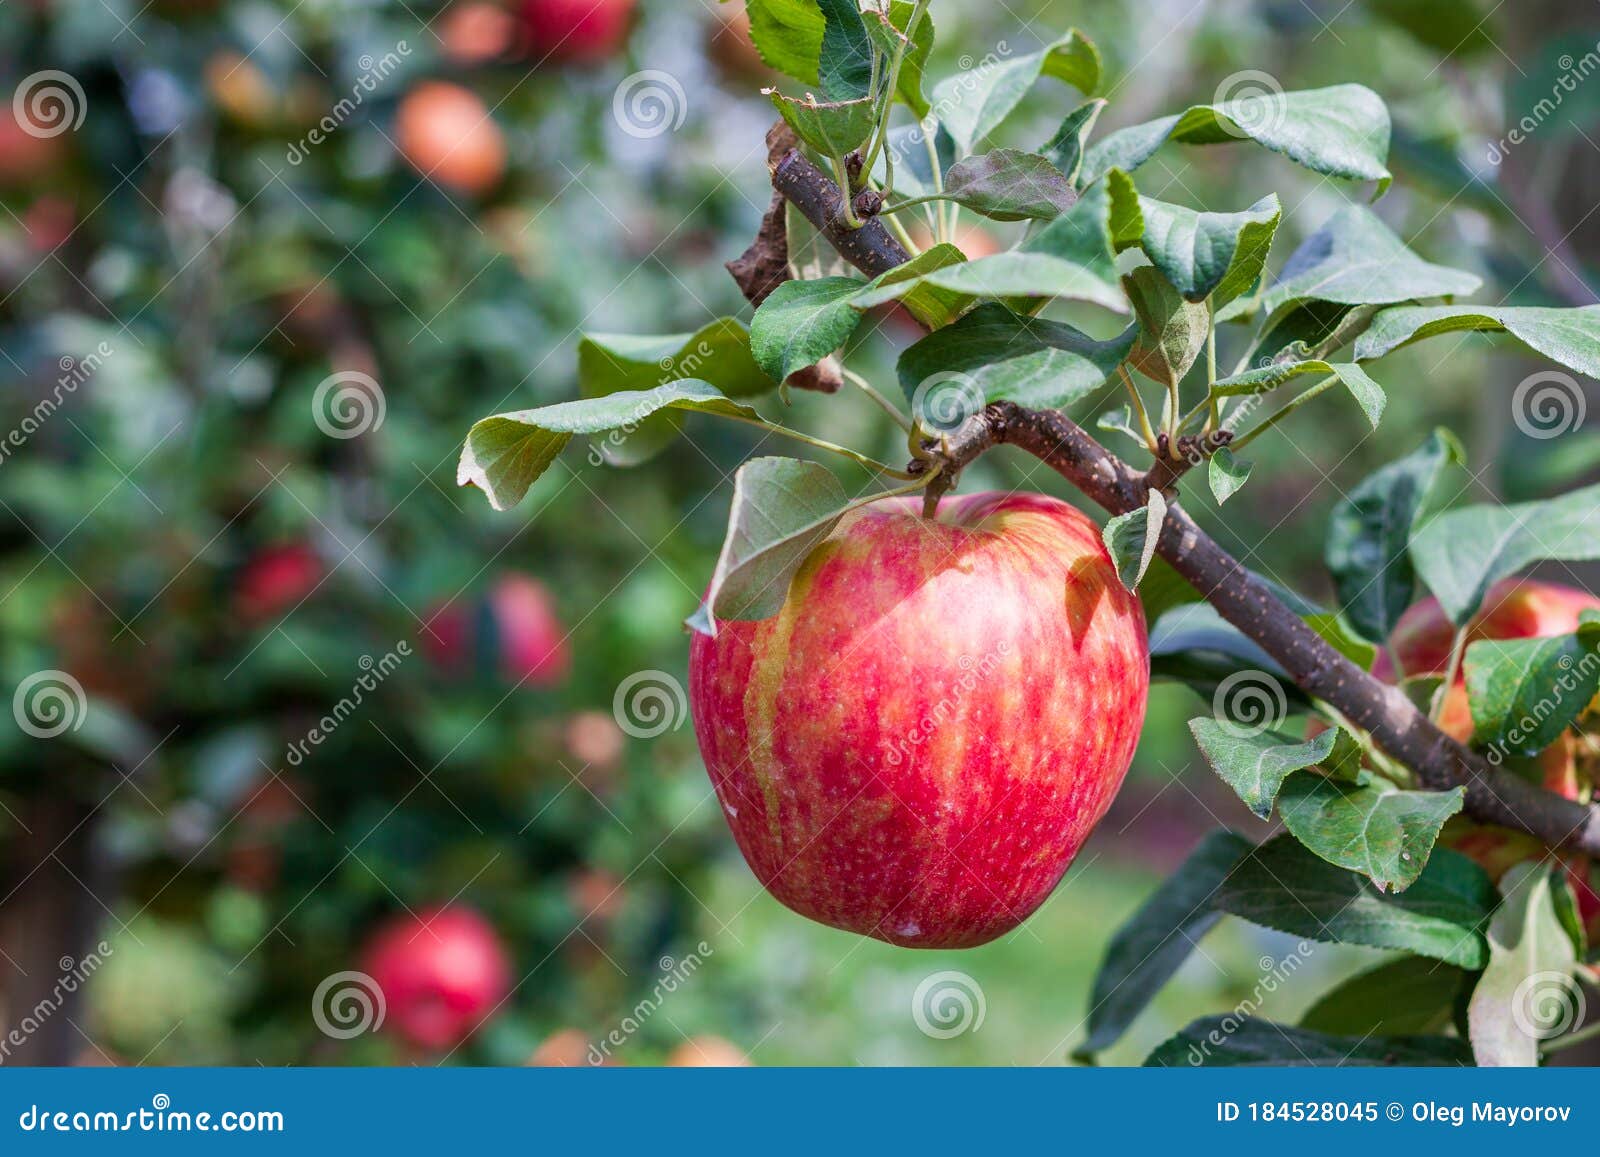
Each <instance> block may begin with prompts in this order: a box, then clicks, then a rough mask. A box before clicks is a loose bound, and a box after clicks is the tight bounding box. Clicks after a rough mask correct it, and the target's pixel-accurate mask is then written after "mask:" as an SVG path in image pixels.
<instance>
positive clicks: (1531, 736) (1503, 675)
mask: <svg viewBox="0 0 1600 1157" xmlns="http://www.w3.org/2000/svg"><path fill="white" fill-rule="evenodd" d="M1466 674H1467V700H1468V702H1469V703H1470V704H1471V707H1472V724H1473V730H1474V736H1473V739H1474V741H1475V742H1476V743H1477V744H1479V745H1480V746H1482V747H1485V748H1487V749H1488V750H1489V751H1491V752H1494V753H1497V754H1498V755H1500V756H1506V755H1511V756H1534V755H1538V754H1539V752H1541V751H1543V750H1544V749H1545V748H1547V747H1549V746H1550V745H1551V744H1552V743H1554V742H1555V741H1556V740H1557V739H1558V738H1560V736H1561V733H1562V732H1563V731H1565V730H1566V729H1567V725H1568V724H1570V723H1571V722H1572V721H1573V720H1574V719H1576V718H1577V717H1578V715H1579V714H1580V713H1581V712H1582V711H1583V709H1584V708H1585V707H1587V706H1588V705H1589V701H1590V700H1591V699H1593V698H1594V695H1595V691H1596V690H1600V621H1593V620H1589V621H1585V622H1583V623H1581V624H1580V625H1579V627H1578V629H1577V630H1576V631H1574V632H1573V633H1571V634H1566V635H1552V636H1547V637H1545V638H1542V639H1479V640H1478V641H1477V642H1475V643H1473V644H1472V645H1470V646H1469V647H1468V648H1467V651H1466Z"/></svg>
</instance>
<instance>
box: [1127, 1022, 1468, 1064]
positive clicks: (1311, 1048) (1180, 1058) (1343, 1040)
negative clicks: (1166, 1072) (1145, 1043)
mask: <svg viewBox="0 0 1600 1157" xmlns="http://www.w3.org/2000/svg"><path fill="white" fill-rule="evenodd" d="M1471 1062H1472V1054H1471V1052H1470V1051H1469V1050H1468V1049H1467V1046H1466V1043H1465V1042H1463V1041H1460V1040H1456V1039H1455V1038H1453V1037H1447V1036H1394V1037H1361V1036H1334V1035H1331V1034H1328V1033H1320V1032H1312V1031H1310V1030H1309V1029H1304V1028H1293V1027H1291V1026H1289V1025H1283V1024H1274V1023H1273V1022H1272V1021H1269V1020H1263V1019H1262V1018H1260V1017H1258V1016H1252V1017H1242V1016H1240V1015H1239V1014H1238V1013H1228V1014H1225V1015H1222V1016H1208V1017H1203V1018H1201V1019H1200V1020H1197V1021H1195V1022H1194V1023H1192V1024H1190V1025H1189V1026H1188V1027H1187V1028H1185V1029H1184V1030H1183V1031H1182V1032H1180V1033H1179V1034H1178V1035H1177V1036H1175V1037H1173V1038H1172V1039H1170V1040H1168V1041H1166V1042H1164V1043H1163V1044H1161V1045H1160V1046H1159V1047H1158V1048H1157V1049H1156V1050H1155V1052H1153V1053H1151V1054H1150V1055H1149V1056H1148V1057H1147V1058H1145V1062H1144V1063H1145V1067H1147V1068H1178V1067H1179V1066H1232V1067H1256V1066H1259V1067H1266V1068H1278V1067H1280V1066H1283V1067H1288V1068H1306V1067H1314V1068H1368V1067H1374V1066H1383V1067H1388V1066H1394V1065H1405V1066H1408V1067H1411V1066H1443V1065H1449V1066H1459V1065H1466V1064H1470V1063H1471Z"/></svg>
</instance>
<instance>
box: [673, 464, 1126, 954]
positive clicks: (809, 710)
mask: <svg viewBox="0 0 1600 1157" xmlns="http://www.w3.org/2000/svg"><path fill="white" fill-rule="evenodd" d="M920 503H921V500H920V499H916V500H912V499H903V500H889V501H884V502H879V503H874V504H873V505H872V506H870V507H867V508H866V509H865V510H863V511H862V512H860V513H859V514H855V515H852V516H851V517H849V518H848V519H847V520H846V521H845V522H844V523H842V524H841V525H840V526H839V528H838V529H837V530H835V531H834V533H833V534H832V535H831V536H830V537H829V538H828V539H827V540H826V541H825V542H823V543H822V544H821V545H819V546H818V547H817V548H816V549H815V550H813V551H812V553H811V555H810V556H809V557H808V558H807V559H806V561H805V563H804V565H803V566H802V567H801V568H800V571H799V573H798V574H797V575H796V576H795V578H794V581H793V583H792V584H791V585H790V588H789V591H788V596H787V600H786V602H785V604H784V607H783V610H782V611H781V613H780V614H779V615H777V616H776V617H775V618H771V619H766V620H763V621H760V622H729V623H723V624H721V627H720V630H719V632H718V634H717V637H716V638H715V639H713V638H709V637H707V636H705V635H698V634H697V635H696V636H695V638H694V642H693V644H692V646H691V650H690V660H689V684H690V687H689V696H690V702H691V706H692V709H693V714H694V723H695V733H696V735H697V736H698V737H699V740H700V751H701V754H702V756H703V757H704V758H705V763H706V767H707V769H708V770H709V772H710V774H711V781H712V784H713V785H714V786H715V788H716V791H717V795H718V797H719V798H720V800H721V802H722V807H723V811H724V813H725V814H726V816H727V818H728V822H729V825H730V826H731V827H732V828H733V834H734V838H735V839H736V840H737V841H738V843H739V848H740V850H741V851H742V852H743V853H744V857H745V859H746V860H747V861H748V862H749V864H750V866H751V868H752V869H753V870H754V872H755V874H756V877H757V878H758V879H759V880H760V881H761V882H762V884H764V885H765V886H766V887H767V889H768V890H769V891H771V892H772V894H773V895H774V896H776V897H777V898H778V899H779V900H780V901H782V902H783V903H784V904H787V905H788V906H789V907H790V908H793V909H794V910H795V911H796V912H799V913H801V914H802V915H805V916H809V917H811V918H812V919H814V920H818V921H821V922H822V923H824V924H830V925H833V926H834V927H836V928H845V929H848V930H850V931H853V932H859V933H861V934H862V935H866V936H873V937H877V938H878V939H881V940H887V941H889V942H890V943H891V944H900V945H906V946H910V947H921V948H960V947H969V946H972V945H976V944H982V943H984V942H986V941H989V940H992V939H994V938H995V937H996V936H999V935H1001V934H1002V933H1004V932H1007V931H1009V930H1011V929H1013V928H1015V927H1016V926H1017V925H1019V924H1020V923H1022V921H1023V920H1024V919H1026V918H1027V916H1028V915H1029V913H1031V912H1032V911H1033V910H1034V909H1035V908H1037V907H1038V906H1039V905H1040V904H1041V903H1043V901H1044V899H1045V897H1046V896H1048V895H1049V894H1050V891H1051V889H1052V888H1054V887H1055V886H1056V883H1057V882H1058V881H1059V880H1060V879H1061V876H1062V874H1063V873H1064V872H1065V871H1066V870H1067V866H1068V865H1069V864H1071V862H1072V859H1073V857H1074V856H1076V855H1077V853H1078V849H1079V848H1080V847H1082V846H1083V842H1084V840H1086V839H1087V838H1088V836H1089V833H1090V831H1091V830H1092V829H1093V827H1094V825H1095V824H1096V822H1098V821H1099V819H1100V817H1101V816H1103V815H1104V814H1105V811H1106V808H1107V807H1109V806H1110V804H1111V800H1112V797H1113V796H1114V795H1116V792H1117V788H1118V787H1119V786H1120V785H1121V783H1122V779H1123V776H1124V775H1125V774H1126V773H1127V770H1128V764H1129V762H1130V761H1131V760H1132V758H1133V749H1134V745H1135V744H1136V742H1137V741H1138V738H1139V729H1140V726H1141V725H1142V723H1143V721H1144V712H1145V693H1146V690H1147V688H1148V685H1149V653H1148V650H1147V645H1146V641H1145V624H1144V615H1143V612H1142V611H1141V609H1140V606H1139V601H1138V599H1136V598H1135V597H1134V596H1133V595H1132V594H1131V593H1129V591H1128V590H1127V588H1126V587H1124V586H1123V585H1122V583H1121V582H1120V581H1118V579H1117V574H1116V571H1115V569H1114V568H1113V566H1112V564H1111V560H1110V557H1109V556H1108V555H1107V554H1106V551H1105V548H1104V546H1103V545H1102V544H1101V541H1100V532H1099V530H1098V529H1097V528H1096V526H1095V524H1094V523H1093V522H1091V521H1090V520H1089V519H1088V518H1086V517H1085V516H1084V515H1083V514H1081V513H1080V512H1079V511H1077V510H1076V509H1074V508H1073V507H1071V506H1068V505H1067V504H1066V503H1064V502H1061V501H1058V500H1057V499H1054V498H1046V497H1044V496H1043V495H1038V494H973V495H967V496H964V497H960V498H947V499H945V500H944V502H943V504H942V505H941V507H940V509H939V513H938V517H937V518H936V519H934V520H925V519H923V518H922V517H921V516H920V513H919V512H920Z"/></svg>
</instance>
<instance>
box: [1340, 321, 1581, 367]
mask: <svg viewBox="0 0 1600 1157" xmlns="http://www.w3.org/2000/svg"><path fill="white" fill-rule="evenodd" d="M1463 330H1474V331H1489V332H1494V333H1502V332H1503V333H1509V334H1510V335H1511V336H1512V337H1514V338H1516V339H1517V340H1518V341H1520V342H1522V343H1523V344H1524V345H1526V346H1527V347H1529V348H1530V349H1533V350H1536V351H1538V352H1539V353H1542V354H1543V355H1544V356H1545V357H1547V358H1550V359H1551V360H1552V361H1556V362H1560V363H1561V364H1562V365H1564V366H1566V367H1567V368H1568V369H1569V370H1576V371H1577V372H1578V373H1580V374H1584V375H1586V376H1588V377H1597V376H1600V305H1585V306H1581V307H1579V308H1577V309H1554V308H1546V307H1542V306H1493V305H1402V306H1397V307H1396V308H1394V309H1386V310H1384V311H1383V312H1382V313H1380V314H1378V316H1377V317H1375V318H1373V320H1372V325H1371V327H1370V328H1368V330H1367V332H1366V333H1364V334H1362V335H1361V338H1360V340H1359V341H1357V342H1356V358H1357V359H1358V360H1360V361H1371V360H1372V359H1373V358H1381V357H1382V356H1383V355H1384V354H1387V353H1390V352H1391V351H1393V350H1397V349H1399V348H1400V347H1401V346H1403V345H1408V344H1410V343H1411V342H1414V341H1420V340H1421V339H1423V338H1425V337H1433V336H1434V335H1435V334H1441V333H1460V332H1461V331H1463Z"/></svg>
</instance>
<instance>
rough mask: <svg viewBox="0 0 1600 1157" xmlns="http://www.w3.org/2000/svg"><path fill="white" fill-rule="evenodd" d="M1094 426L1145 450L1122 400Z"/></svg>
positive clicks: (1131, 416)
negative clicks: (1121, 402)
mask: <svg viewBox="0 0 1600 1157" xmlns="http://www.w3.org/2000/svg"><path fill="white" fill-rule="evenodd" d="M1094 424H1095V427H1096V428H1097V429H1100V430H1106V431H1108V432H1110V433H1113V434H1123V435H1125V436H1127V437H1129V438H1131V439H1133V441H1134V442H1135V443H1137V444H1138V447H1139V449H1141V450H1146V449H1148V447H1146V446H1145V442H1144V434H1143V432H1142V431H1140V430H1138V429H1137V428H1135V426H1134V424H1133V410H1132V408H1131V407H1129V405H1128V404H1127V403H1126V402H1124V403H1123V404H1122V405H1120V406H1118V407H1117V408H1116V409H1115V410H1107V411H1106V412H1105V413H1103V414H1101V415H1100V416H1099V417H1098V418H1096V419H1095V420H1094ZM1152 621H1153V620H1152Z"/></svg>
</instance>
